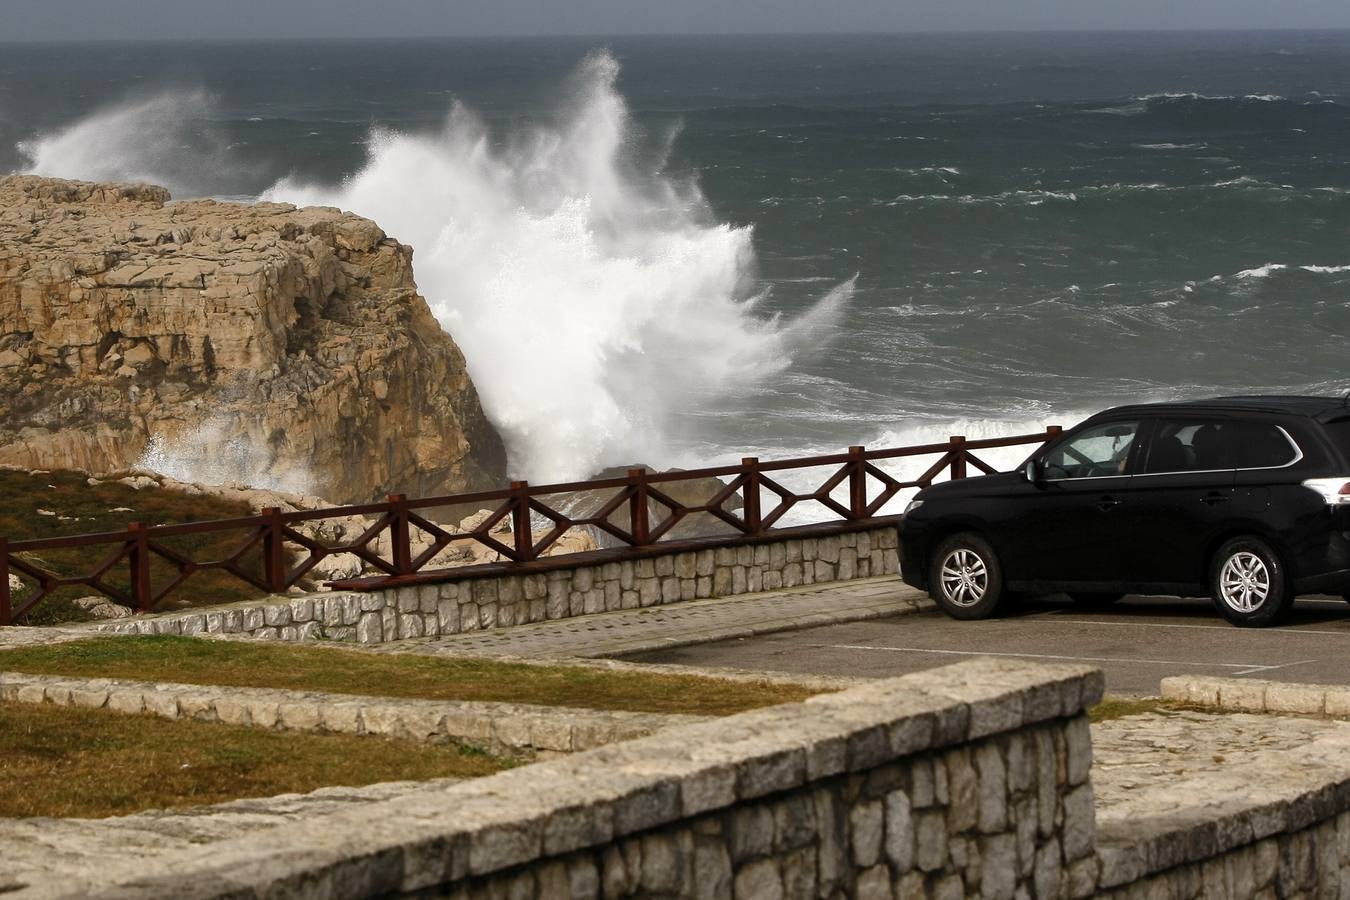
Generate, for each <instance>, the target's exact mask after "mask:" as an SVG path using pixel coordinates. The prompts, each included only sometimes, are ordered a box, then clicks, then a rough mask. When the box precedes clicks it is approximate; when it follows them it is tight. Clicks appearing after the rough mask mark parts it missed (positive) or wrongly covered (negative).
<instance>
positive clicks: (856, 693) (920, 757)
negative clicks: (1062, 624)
mask: <svg viewBox="0 0 1350 900" xmlns="http://www.w3.org/2000/svg"><path fill="white" fill-rule="evenodd" d="M1101 691H1102V678H1101V675H1100V673H1098V672H1095V671H1093V670H1091V669H1088V668H1086V667H1081V666H1044V665H1036V664H1030V663H1022V662H1014V661H1009V660H979V661H974V662H970V663H962V664H959V665H956V666H950V667H947V668H944V669H936V670H931V671H928V672H922V673H917V674H914V675H909V676H905V677H902V678H896V679H890V680H886V681H880V682H874V683H870V684H866V685H863V686H860V687H856V688H852V689H850V690H847V691H844V692H841V693H838V694H830V695H822V696H818V697H815V698H812V699H811V700H808V701H806V702H804V703H799V704H788V705H783V706H778V707H772V708H768V709H761V710H755V711H752V712H748V713H744V714H741V715H738V716H733V717H729V718H726V719H722V720H719V721H714V722H707V723H700V724H695V725H690V726H687V727H683V728H675V729H667V730H665V731H662V732H660V733H657V734H654V735H651V736H649V737H645V738H640V739H638V740H634V741H628V742H624V743H620V744H615V745H611V746H607V747H601V748H598V749H595V750H590V751H586V752H584V753H578V754H574V755H572V756H569V757H564V758H559V759H555V760H550V761H547V762H543V763H538V764H535V765H532V766H526V767H522V768H519V769H515V770H512V771H508V772H504V773H500V774H498V775H494V776H491V777H488V778H483V779H478V780H476V781H472V782H466V783H462V784H457V785H454V786H451V787H448V788H445V789H443V790H439V791H435V792H431V793H428V794H426V795H418V796H410V797H403V798H399V799H396V800H391V801H388V802H384V803H379V804H372V805H367V806H364V807H363V808H362V809H361V810H359V811H353V812H351V813H345V812H343V813H337V814H334V815H332V816H327V817H325V818H324V819H323V820H322V822H321V823H316V825H315V827H313V828H305V829H295V830H293V831H291V832H289V833H288V834H287V839H286V841H284V842H278V841H276V840H275V839H274V838H271V837H268V836H266V835H250V836H247V837H243V838H240V839H237V840H232V841H228V842H224V843H219V844H216V845H213V846H211V847H209V848H201V849H200V850H192V851H186V852H184V853H182V854H176V855H174V856H173V857H172V858H166V859H165V860H163V864H162V865H159V866H157V867H156V868H157V872H158V873H159V874H156V875H148V874H147V873H146V872H145V871H144V868H143V867H142V868H141V869H140V870H139V871H136V870H133V869H131V868H130V867H129V866H130V864H128V869H127V873H126V875H125V878H126V879H127V880H126V882H125V883H126V884H134V885H135V887H136V889H137V890H139V891H141V892H142V895H144V896H155V895H159V896H168V895H177V894H178V893H179V892H182V893H183V894H184V895H190V896H193V897H225V896H283V895H285V896H298V895H304V896H332V897H374V896H387V895H405V896H418V897H459V898H471V897H472V898H478V897H483V898H487V897H494V898H495V897H518V898H556V897H576V898H600V897H607V898H608V897H689V898H760V897H763V898H783V897H820V898H829V897H845V896H847V897H861V898H900V897H903V898H910V897H925V898H928V897H932V898H952V900H957V898H966V897H976V896H980V897H989V898H999V900H1014V898H1029V897H1085V896H1088V895H1090V894H1091V893H1092V892H1093V891H1094V890H1095V887H1096V881H1095V877H1096V873H1097V864H1096V860H1095V857H1094V855H1093V841H1094V831H1093V829H1094V813H1093V798H1092V788H1091V785H1090V782H1089V771H1090V766H1091V741H1090V738H1089V733H1088V726H1087V720H1086V716H1085V709H1086V708H1087V706H1088V705H1090V704H1092V703H1094V702H1096V701H1097V700H1098V699H1099V698H1100V696H1101ZM108 875H109V880H110V884H108V885H107V887H108V888H109V889H110V893H111V892H112V891H113V890H115V885H116V884H117V883H118V880H119V878H121V877H122V876H120V875H118V874H117V873H116V872H109V873H108Z"/></svg>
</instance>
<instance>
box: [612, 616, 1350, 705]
mask: <svg viewBox="0 0 1350 900" xmlns="http://www.w3.org/2000/svg"><path fill="white" fill-rule="evenodd" d="M974 656H1010V657H1017V658H1020V659H1033V660H1035V659H1039V660H1045V661H1069V662H1083V663H1089V664H1092V665H1096V666H1099V667H1101V668H1102V669H1103V670H1104V671H1105V672H1106V686H1107V690H1108V691H1109V692H1112V693H1116V694H1135V695H1153V694H1157V693H1158V683H1159V681H1160V680H1161V679H1162V678H1165V677H1166V676H1168V675H1181V674H1203V675H1223V676H1227V677H1250V678H1259V679H1268V680H1273V681H1288V682H1315V683H1320V684H1350V603H1346V602H1345V601H1344V600H1341V599H1339V598H1305V599H1300V600H1299V601H1298V602H1297V604H1296V605H1295V608H1294V612H1293V615H1292V617H1291V619H1290V621H1289V622H1288V623H1287V624H1285V625H1283V626H1280V627H1278V628H1264V629H1253V628H1235V627H1233V626H1231V625H1229V624H1227V623H1226V622H1225V621H1224V620H1222V619H1220V618H1219V617H1218V615H1217V613H1216V612H1215V611H1214V608H1213V607H1212V606H1211V605H1210V602H1209V601H1208V600H1182V599H1177V598H1158V597H1128V598H1126V599H1124V600H1122V601H1121V602H1119V603H1117V604H1115V605H1114V606H1112V607H1110V608H1108V609H1105V610H1095V609H1094V610H1088V609H1084V608H1083V607H1080V606H1075V605H1074V604H1073V603H1072V602H1070V601H1069V600H1067V598H1062V597H1061V598H1054V597H1050V598H1042V599H1039V600H1035V601H1028V602H1026V603H1025V604H1024V605H1023V606H1022V607H1021V608H1020V609H1019V610H1018V611H1017V612H1016V613H1015V614H1013V615H1010V616H1007V617H1004V618H1000V619H994V620H990V621H984V622H957V621H954V620H952V619H950V618H948V617H947V616H945V615H943V614H942V613H941V612H938V611H937V610H935V609H927V610H924V611H922V612H918V613H912V614H909V615H903V616H894V617H889V618H881V619H873V620H869V621H863V622H851V623H847V624H840V625H829V626H825V627H820V628H809V629H805V630H798V631H785V632H778V633H774V634H765V635H759V636H754V637H746V638H740V639H735V640H724V641H719V642H716V643H707V644H699V645H695V646H686V647H679V648H673V649H668V650H656V651H652V652H646V653H641V654H635V655H629V656H625V657H624V658H625V659H628V660H630V661H634V662H659V663H675V664H686V665H699V666H735V667H739V668H748V669H765V670H772V671H782V672H796V673H811V674H822V675H861V676H889V675H900V674H903V673H906V672H913V671H917V670H920V669H928V668H932V667H935V666H941V665H946V664H948V663H951V662H956V661H958V660H960V659H965V658H970V657H974Z"/></svg>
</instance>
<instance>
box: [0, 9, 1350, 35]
mask: <svg viewBox="0 0 1350 900" xmlns="http://www.w3.org/2000/svg"><path fill="white" fill-rule="evenodd" d="M1194 28H1217V29H1247V28H1350V2H1346V0H1283V2H1279V3H1275V2H1272V0H0V41H4V40H86V39H100V38H107V39H123V38H194V37H220V38H238V37H359V36H366V37H401V36H407V35H417V36H441V35H447V36H453V35H464V36H477V35H536V34H586V35H617V34H665V33H767V32H822V31H825V32H828V31H835V32H837V31H927V30H981V31H999V30H1041V29H1194Z"/></svg>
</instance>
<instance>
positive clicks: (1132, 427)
mask: <svg viewBox="0 0 1350 900" xmlns="http://www.w3.org/2000/svg"><path fill="white" fill-rule="evenodd" d="M1138 433H1139V423H1138V422H1108V423H1104V424H1102V425H1095V426H1093V427H1091V428H1088V429H1085V430H1084V431H1081V432H1079V433H1078V434H1076V435H1074V436H1073V437H1071V438H1069V439H1068V440H1066V441H1064V442H1063V443H1061V444H1059V445H1057V446H1055V447H1053V448H1051V450H1050V452H1049V453H1047V454H1046V455H1045V456H1044V457H1042V459H1041V464H1042V466H1043V467H1044V472H1045V477H1046V478H1047V479H1049V480H1052V481H1053V480H1057V479H1064V478H1106V477H1110V476H1113V475H1125V474H1128V473H1127V472H1126V470H1125V467H1126V465H1127V463H1128V462H1129V458H1130V448H1131V447H1133V446H1134V439H1135V435H1137V434H1138Z"/></svg>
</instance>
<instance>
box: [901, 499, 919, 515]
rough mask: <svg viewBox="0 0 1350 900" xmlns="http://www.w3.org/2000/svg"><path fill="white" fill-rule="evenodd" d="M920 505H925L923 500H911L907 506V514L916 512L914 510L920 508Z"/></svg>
mask: <svg viewBox="0 0 1350 900" xmlns="http://www.w3.org/2000/svg"><path fill="white" fill-rule="evenodd" d="M920 506H923V501H922V500H911V501H909V506H906V507H905V515H909V514H910V513H912V512H914V510H916V509H918V508H919V507H920Z"/></svg>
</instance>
